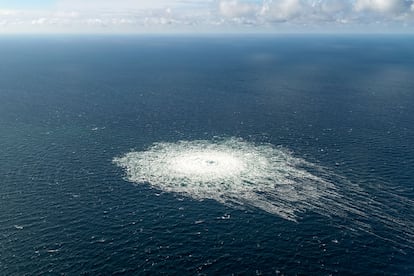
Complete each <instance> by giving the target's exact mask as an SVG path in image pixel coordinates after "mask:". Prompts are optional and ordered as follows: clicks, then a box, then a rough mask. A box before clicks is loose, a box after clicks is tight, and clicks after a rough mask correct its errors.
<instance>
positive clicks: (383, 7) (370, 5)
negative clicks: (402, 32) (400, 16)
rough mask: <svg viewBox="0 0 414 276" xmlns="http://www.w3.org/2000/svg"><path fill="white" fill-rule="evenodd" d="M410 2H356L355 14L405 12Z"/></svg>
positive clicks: (368, 0)
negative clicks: (363, 12)
mask: <svg viewBox="0 0 414 276" xmlns="http://www.w3.org/2000/svg"><path fill="white" fill-rule="evenodd" d="M410 2H411V1H406V0H356V2H355V6H354V7H355V10H356V11H357V12H362V11H370V12H379V13H401V12H404V11H406V10H407V8H408V7H409V6H410Z"/></svg>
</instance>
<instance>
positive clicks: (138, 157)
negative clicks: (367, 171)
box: [113, 138, 414, 248]
mask: <svg viewBox="0 0 414 276" xmlns="http://www.w3.org/2000/svg"><path fill="white" fill-rule="evenodd" d="M113 161H114V163H115V164H117V165H118V166H120V167H122V168H124V169H125V171H126V179H127V180H128V181H130V182H133V183H135V184H137V185H141V184H144V185H151V186H152V187H153V188H156V189H158V190H162V191H165V192H172V193H176V194H181V195H185V196H188V197H191V198H193V199H197V200H202V199H212V200H215V201H217V202H220V203H223V204H226V205H230V206H233V207H239V208H251V207H253V208H259V209H262V210H264V211H266V212H268V213H271V214H275V215H278V216H279V217H282V218H284V219H287V220H291V221H297V219H298V218H299V216H300V214H303V213H304V212H306V211H312V212H315V213H319V214H321V215H324V216H327V217H337V218H340V219H339V221H342V224H341V225H338V227H340V228H345V229H349V230H352V232H354V230H356V229H358V230H362V232H365V233H370V234H372V235H375V236H377V237H380V238H382V239H384V240H387V241H392V242H393V243H397V244H398V245H399V246H402V247H407V246H408V247H410V248H414V246H413V245H414V217H413V213H412V212H405V211H404V213H403V214H402V215H400V210H412V208H413V206H414V203H413V201H412V200H410V199H407V198H405V197H402V196H400V195H398V194H396V193H394V192H393V190H392V188H390V189H387V188H386V187H385V186H381V185H378V184H376V185H375V186H372V187H370V189H372V190H374V193H375V194H376V196H375V197H374V196H371V194H370V193H368V192H367V191H365V190H363V189H361V188H360V187H359V186H358V185H356V184H354V183H352V182H350V181H348V180H347V179H345V178H343V177H341V176H339V175H337V174H335V173H333V172H332V171H329V170H327V169H326V168H323V167H321V166H319V165H316V164H313V163H310V162H308V161H306V160H304V159H302V158H299V157H295V156H294V155H293V154H292V153H291V152H290V151H289V150H287V149H284V148H282V147H274V146H273V145H270V144H260V145H257V144H254V143H249V142H246V141H244V140H242V139H237V138H227V139H215V140H211V141H210V140H196V141H179V142H176V143H155V144H154V145H153V146H151V147H150V148H148V149H147V150H145V151H132V152H129V153H127V154H125V155H124V156H122V157H117V158H114V160H113ZM371 223H374V224H375V225H381V227H383V228H384V229H386V230H385V231H384V230H380V231H379V232H376V231H375V229H372V226H371Z"/></svg>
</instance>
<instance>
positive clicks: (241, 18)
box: [0, 0, 414, 33]
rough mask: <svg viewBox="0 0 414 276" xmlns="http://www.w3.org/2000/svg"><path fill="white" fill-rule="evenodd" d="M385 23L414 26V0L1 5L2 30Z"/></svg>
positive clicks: (81, 0) (86, 0) (335, 27)
mask: <svg viewBox="0 0 414 276" xmlns="http://www.w3.org/2000/svg"><path fill="white" fill-rule="evenodd" d="M345 26H346V27H345ZM375 26H377V27H375ZM384 26H391V27H392V28H393V30H396V31H398V30H402V29H404V28H405V29H409V27H414V0H168V1H167V0H151V1H149V0H148V1H146V0H142V1H137V0H117V1H115V0H57V1H56V2H55V3H54V4H53V5H50V6H48V7H42V8H37V9H28V8H25V9H23V8H21V9H14V10H13V9H12V10H10V9H2V7H1V5H0V33H5V32H18V31H24V32H49V31H53V32H75V33H76V32H127V33H131V32H132V33H141V32H153V31H161V32H169V31H174V32H180V31H185V32H199V31H207V32H222V31H232V32H243V31H244V30H249V31H270V32H272V31H274V30H278V31H280V30H283V28H285V30H287V31H289V30H306V29H312V30H321V31H325V30H329V31H341V30H343V29H344V28H346V30H348V31H349V30H351V31H352V30H356V31H359V30H364V29H369V28H371V29H372V28H381V29H379V30H383V27H384Z"/></svg>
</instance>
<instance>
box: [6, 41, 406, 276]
mask: <svg viewBox="0 0 414 276" xmlns="http://www.w3.org/2000/svg"><path fill="white" fill-rule="evenodd" d="M206 150H210V151H207V153H206ZM183 152H184V153H183ZM212 152H213V154H212V155H211V154H210V153H212ZM223 152H224V153H223ZM128 153H129V154H130V155H128ZM131 153H132V155H131ZM182 154H184V155H182ZM209 154H210V155H209ZM223 154H225V155H223ZM171 156H172V157H171ZM183 156H184V157H183ZM191 156H196V157H195V158H194V159H192V157H191ZM181 157H182V158H181ZM210 157H212V158H213V159H214V158H216V159H215V160H207V161H208V162H207V161H206V162H205V163H202V164H201V165H200V166H201V167H200V166H199V167H197V166H196V165H197V164H196V165H195V166H192V165H191V164H187V163H188V162H190V163H192V162H193V161H195V162H198V161H200V160H201V161H202V162H204V161H203V160H202V159H203V158H207V159H209V158H210ZM128 158H129V159H128ZM134 158H135V159H134ZM171 158H172V159H174V158H175V159H174V160H175V161H174V162H175V163H174V162H172V161H171V160H172V159H171ZM177 158H181V159H177ZM186 158H187V159H186ZM237 158H238V159H237ZM236 159H237V160H236ZM247 159H248V160H249V163H246V164H248V166H242V165H240V164H244V163H243V162H245V161H244V160H247ZM120 160H121V161H122V160H123V162H121V161H120ZM177 160H178V161H177ZM235 160H236V161H235ZM269 160H270V162H267V161H269ZM216 161H217V162H216ZM128 162H129V163H128ZM177 162H178V163H177ZM180 162H181V163H180ZM182 162H184V163H185V162H187V163H185V164H183V163H182ZM234 162H235V163H234ZM240 162H241V163H240ZM246 162H247V161H246ZM174 164H175V165H174ZM177 164H178V165H177ZM269 164H270V165H269ZM278 164H279V165H278ZM174 166H175V167H174ZM177 166H180V167H179V168H180V171H179V173H180V174H179V173H177V174H175V172H176V170H175V169H177ZM214 166H217V167H218V169H219V170H218V173H216V172H217V171H215V168H216V167H214ZM260 166H262V167H260ZM206 168H207V169H206ZM210 169H211V170H210ZM177 170H178V169H177ZM188 170H190V173H188V172H189V171H188ZM239 171H240V173H239ZM242 171H243V174H241V172H242ZM211 172H212V174H210V173H211ZM177 175H178V176H177ZM282 176H283V177H282ZM413 183H414V37H413V36H410V35H363V34H359V35H317V34H307V35H305V34H304V35H271V34H268V35H244V36H243V35H135V36H134V35H42V36H34V35H3V36H1V37H0V274H1V275H176V274H178V275H414V184H413ZM264 184H266V185H264ZM221 185H223V186H221ZM221 187H224V188H221ZM281 187H282V188H281Z"/></svg>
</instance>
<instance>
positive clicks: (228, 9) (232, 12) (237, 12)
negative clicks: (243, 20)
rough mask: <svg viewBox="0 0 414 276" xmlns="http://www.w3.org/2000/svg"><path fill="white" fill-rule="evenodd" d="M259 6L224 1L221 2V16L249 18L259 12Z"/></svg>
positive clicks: (236, 0) (235, 0) (228, 0)
mask: <svg viewBox="0 0 414 276" xmlns="http://www.w3.org/2000/svg"><path fill="white" fill-rule="evenodd" d="M257 9H258V7H257V5H255V4H251V3H247V2H241V1H238V0H222V1H220V2H219V11H220V14H221V15H223V16H225V17H247V16H252V15H254V13H255V12H257Z"/></svg>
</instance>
